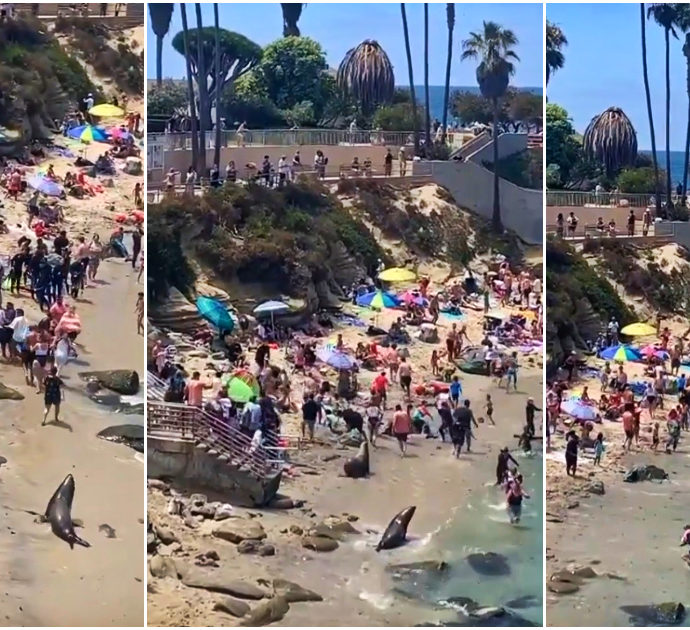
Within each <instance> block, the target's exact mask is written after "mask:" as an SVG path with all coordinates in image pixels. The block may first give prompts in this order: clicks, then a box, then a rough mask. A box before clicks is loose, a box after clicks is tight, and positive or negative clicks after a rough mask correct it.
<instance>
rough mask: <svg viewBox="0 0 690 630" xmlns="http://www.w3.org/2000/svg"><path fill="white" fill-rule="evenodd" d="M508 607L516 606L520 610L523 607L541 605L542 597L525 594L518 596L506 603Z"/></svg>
mask: <svg viewBox="0 0 690 630" xmlns="http://www.w3.org/2000/svg"><path fill="white" fill-rule="evenodd" d="M505 606H506V608H514V609H516V610H520V609H522V608H533V607H535V606H539V607H541V599H540V598H539V597H535V596H534V595H523V596H522V597H516V598H515V599H511V600H510V601H507V602H506V603H505Z"/></svg>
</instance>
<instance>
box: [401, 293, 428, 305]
mask: <svg viewBox="0 0 690 630" xmlns="http://www.w3.org/2000/svg"><path fill="white" fill-rule="evenodd" d="M398 299H400V300H402V301H403V302H405V304H416V305H417V306H424V307H427V306H429V300H427V299H426V298H425V297H422V296H421V295H416V294H415V293H413V292H412V291H405V293H401V294H400V295H399V296H398Z"/></svg>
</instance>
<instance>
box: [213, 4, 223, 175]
mask: <svg viewBox="0 0 690 630" xmlns="http://www.w3.org/2000/svg"><path fill="white" fill-rule="evenodd" d="M213 22H214V24H213V26H214V27H215V29H216V46H215V48H216V50H215V53H216V55H215V56H216V58H215V64H216V67H215V71H216V75H215V81H216V85H220V24H219V20H218V3H217V2H214V3H213ZM220 93H221V90H220V89H218V90H216V99H215V100H216V141H215V143H214V147H215V150H214V153H213V163H214V164H215V165H216V166H217V167H218V168H220V95H221V94H220Z"/></svg>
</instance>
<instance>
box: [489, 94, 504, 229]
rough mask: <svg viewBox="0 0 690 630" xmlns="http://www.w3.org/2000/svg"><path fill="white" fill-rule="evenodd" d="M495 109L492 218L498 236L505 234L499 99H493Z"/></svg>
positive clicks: (492, 224)
mask: <svg viewBox="0 0 690 630" xmlns="http://www.w3.org/2000/svg"><path fill="white" fill-rule="evenodd" d="M492 104H493V108H494V124H493V138H492V140H493V145H494V146H493V149H494V211H493V215H492V217H491V226H492V228H493V230H494V232H496V233H497V234H502V233H503V224H502V223H501V201H500V198H499V195H500V193H499V177H498V114H499V106H498V99H497V98H494V99H492Z"/></svg>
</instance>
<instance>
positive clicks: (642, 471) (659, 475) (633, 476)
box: [623, 464, 668, 483]
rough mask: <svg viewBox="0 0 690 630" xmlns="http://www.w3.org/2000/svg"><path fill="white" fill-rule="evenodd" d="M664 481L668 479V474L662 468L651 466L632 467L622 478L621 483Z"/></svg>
mask: <svg viewBox="0 0 690 630" xmlns="http://www.w3.org/2000/svg"><path fill="white" fill-rule="evenodd" d="M664 479H668V473H667V472H666V471H665V470H663V469H662V468H659V467H658V466H654V465H652V464H640V465H638V466H633V467H632V468H631V469H630V470H628V472H626V473H625V476H624V477H623V481H627V482H628V483H636V482H638V481H652V480H656V481H663V480H664Z"/></svg>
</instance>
